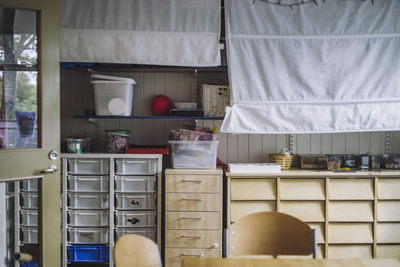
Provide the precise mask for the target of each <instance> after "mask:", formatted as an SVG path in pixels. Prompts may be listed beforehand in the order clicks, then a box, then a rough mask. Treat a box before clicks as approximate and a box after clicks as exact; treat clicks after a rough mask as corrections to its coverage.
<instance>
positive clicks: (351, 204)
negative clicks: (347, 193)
mask: <svg viewBox="0 0 400 267" xmlns="http://www.w3.org/2000/svg"><path fill="white" fill-rule="evenodd" d="M373 210H374V207H373V203H372V201H367V202H366V201H331V202H329V221H332V222H352V221H355V222H372V221H374V212H373Z"/></svg>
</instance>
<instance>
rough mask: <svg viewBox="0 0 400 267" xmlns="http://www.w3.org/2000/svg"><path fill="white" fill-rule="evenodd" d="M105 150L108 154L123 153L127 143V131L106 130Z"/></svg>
mask: <svg viewBox="0 0 400 267" xmlns="http://www.w3.org/2000/svg"><path fill="white" fill-rule="evenodd" d="M106 134H107V141H106V150H107V152H108V153H125V150H126V148H127V147H128V143H129V136H130V135H129V131H128V130H107V131H106Z"/></svg>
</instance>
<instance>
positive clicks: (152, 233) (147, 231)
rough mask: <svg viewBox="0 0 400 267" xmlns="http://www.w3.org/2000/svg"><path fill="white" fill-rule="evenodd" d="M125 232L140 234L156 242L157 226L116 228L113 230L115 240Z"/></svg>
mask: <svg viewBox="0 0 400 267" xmlns="http://www.w3.org/2000/svg"><path fill="white" fill-rule="evenodd" d="M126 234H137V235H142V236H145V237H147V238H149V239H151V240H153V241H154V242H157V228H117V229H116V230H115V240H118V238H120V237H121V236H123V235H126Z"/></svg>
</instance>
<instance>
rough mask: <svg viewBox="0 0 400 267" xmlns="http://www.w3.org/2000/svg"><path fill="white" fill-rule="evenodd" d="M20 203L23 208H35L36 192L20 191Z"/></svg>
mask: <svg viewBox="0 0 400 267" xmlns="http://www.w3.org/2000/svg"><path fill="white" fill-rule="evenodd" d="M20 205H21V207H22V208H24V209H37V208H38V194H37V193H27V192H22V193H21V198H20Z"/></svg>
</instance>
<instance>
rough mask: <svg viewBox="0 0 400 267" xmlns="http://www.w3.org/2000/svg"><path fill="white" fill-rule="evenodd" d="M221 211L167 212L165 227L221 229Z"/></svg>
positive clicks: (177, 228) (172, 228)
mask: <svg viewBox="0 0 400 267" xmlns="http://www.w3.org/2000/svg"><path fill="white" fill-rule="evenodd" d="M221 225H222V218H221V213H220V212H166V213H165V229H167V230H169V229H171V230H174V229H176V230H192V229H193V230H195V229H202V230H220V229H221Z"/></svg>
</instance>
